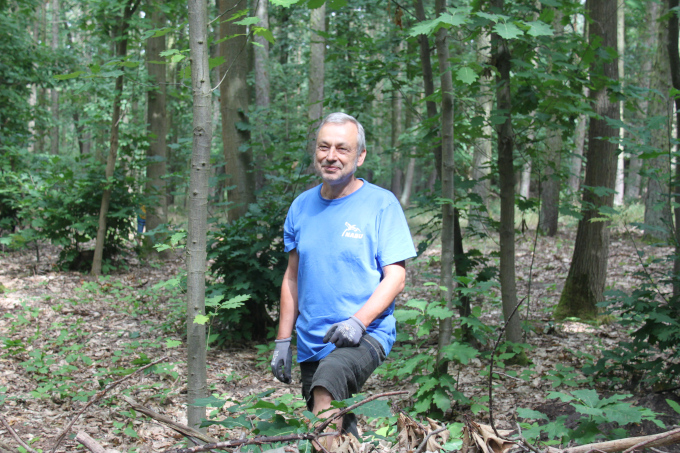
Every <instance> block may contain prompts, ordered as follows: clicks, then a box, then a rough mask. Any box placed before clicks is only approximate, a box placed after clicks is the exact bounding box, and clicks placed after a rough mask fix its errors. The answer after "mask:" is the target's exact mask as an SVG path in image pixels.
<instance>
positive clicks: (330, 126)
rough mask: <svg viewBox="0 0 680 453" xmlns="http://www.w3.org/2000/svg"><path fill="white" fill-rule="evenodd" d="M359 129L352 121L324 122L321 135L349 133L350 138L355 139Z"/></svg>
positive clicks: (320, 131)
mask: <svg viewBox="0 0 680 453" xmlns="http://www.w3.org/2000/svg"><path fill="white" fill-rule="evenodd" d="M358 132H359V131H358V129H357V127H356V125H355V124H354V123H352V122H349V121H348V122H346V123H326V124H324V125H323V126H322V127H321V129H320V130H319V135H318V136H319V137H321V135H322V134H324V135H325V134H338V133H340V134H343V135H344V134H347V136H348V137H349V138H352V139H355V140H356V134H357V133H358Z"/></svg>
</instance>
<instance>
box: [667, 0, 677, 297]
mask: <svg viewBox="0 0 680 453" xmlns="http://www.w3.org/2000/svg"><path fill="white" fill-rule="evenodd" d="M678 3H679V2H678V0H668V9H669V10H673V9H675V8H677V7H678ZM668 37H669V39H668V56H669V58H670V66H671V79H672V81H673V88H675V89H676V90H680V50H679V49H678V40H679V39H680V24H679V23H678V15H677V13H676V14H672V15H671V16H670V17H669V18H668ZM675 115H676V122H675V124H676V129H675V133H676V139H677V138H680V130H678V126H677V125H680V98H678V97H676V98H675ZM673 190H674V193H675V194H676V195H675V197H674V198H675V200H674V201H675V208H674V209H673V214H674V218H675V231H674V235H675V237H674V239H675V259H674V260H673V273H674V274H675V278H674V279H673V298H674V299H673V300H674V304H675V305H676V307H677V306H678V305H679V304H680V163H678V159H677V157H676V164H675V179H674V186H673Z"/></svg>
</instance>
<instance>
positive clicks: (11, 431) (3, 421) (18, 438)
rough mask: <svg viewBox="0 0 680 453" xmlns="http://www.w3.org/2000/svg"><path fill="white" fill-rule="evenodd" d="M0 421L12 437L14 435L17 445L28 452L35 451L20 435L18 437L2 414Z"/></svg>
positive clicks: (32, 452)
mask: <svg viewBox="0 0 680 453" xmlns="http://www.w3.org/2000/svg"><path fill="white" fill-rule="evenodd" d="M0 423H2V426H4V427H5V429H6V430H7V431H9V433H10V434H11V435H12V437H14V440H16V441H17V442H18V443H19V445H21V446H22V447H24V448H25V449H26V451H28V452H29V453H37V452H36V451H35V450H34V449H32V448H31V447H29V446H28V444H26V443H25V442H24V441H23V440H21V437H19V435H18V434H17V432H16V431H14V429H13V428H12V427H11V426H9V423H7V420H5V417H3V416H2V414H0Z"/></svg>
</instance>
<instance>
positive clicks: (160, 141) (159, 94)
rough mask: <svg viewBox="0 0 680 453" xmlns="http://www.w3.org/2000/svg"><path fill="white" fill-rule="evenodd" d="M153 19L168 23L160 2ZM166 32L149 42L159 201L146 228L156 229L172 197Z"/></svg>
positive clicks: (152, 159) (152, 154) (154, 186)
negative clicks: (168, 168) (168, 189)
mask: <svg viewBox="0 0 680 453" xmlns="http://www.w3.org/2000/svg"><path fill="white" fill-rule="evenodd" d="M151 8H152V11H151V22H152V23H153V26H154V28H162V27H163V25H164V18H163V13H162V12H161V11H160V5H152V6H151ZM165 49H166V46H165V35H163V36H152V37H151V38H149V39H148V40H147V42H146V65H147V71H148V72H149V78H150V79H151V81H152V85H151V87H150V89H149V91H147V111H148V115H147V116H148V122H149V123H148V133H149V137H150V139H149V148H148V150H147V158H148V161H149V162H148V164H147V167H146V177H147V181H146V192H147V194H149V195H151V196H152V197H153V199H154V200H155V203H154V204H153V206H147V207H146V230H147V231H152V230H154V229H155V228H157V227H158V226H159V225H161V224H163V223H167V221H168V198H167V196H166V193H165V192H166V187H165V186H166V184H165V175H166V165H167V160H168V152H167V150H168V148H167V145H166V142H165V136H166V135H167V127H168V121H167V113H166V102H165V94H166V74H165V68H166V65H165V64H161V63H160V62H161V61H162V57H161V53H162V52H163V51H165Z"/></svg>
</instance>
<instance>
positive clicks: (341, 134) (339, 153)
mask: <svg viewBox="0 0 680 453" xmlns="http://www.w3.org/2000/svg"><path fill="white" fill-rule="evenodd" d="M357 132H358V131H357V127H356V125H355V124H354V123H351V122H348V123H343V124H336V123H326V124H325V125H324V126H323V127H322V128H321V130H319V134H318V136H317V137H316V158H315V159H314V168H315V169H316V171H317V173H319V175H320V176H321V178H322V179H323V181H324V182H325V183H328V184H331V185H336V184H343V183H347V182H348V181H351V179H352V176H353V175H354V172H355V171H356V170H357V167H359V166H360V165H361V164H363V163H364V158H365V157H366V150H365V149H364V150H361V152H359V151H358V150H357Z"/></svg>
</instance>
